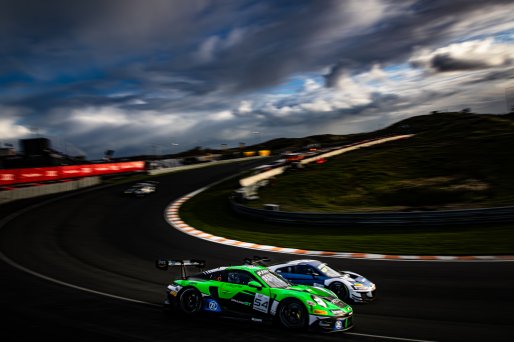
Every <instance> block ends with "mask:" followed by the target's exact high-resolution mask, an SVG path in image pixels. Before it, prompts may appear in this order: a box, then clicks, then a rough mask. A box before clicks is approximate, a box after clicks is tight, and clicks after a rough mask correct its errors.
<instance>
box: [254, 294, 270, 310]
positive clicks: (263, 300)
mask: <svg viewBox="0 0 514 342" xmlns="http://www.w3.org/2000/svg"><path fill="white" fill-rule="evenodd" d="M268 308H269V297H268V296H266V295H263V294H261V293H256V294H255V299H254V300H253V309H254V310H257V311H260V312H264V313H268Z"/></svg>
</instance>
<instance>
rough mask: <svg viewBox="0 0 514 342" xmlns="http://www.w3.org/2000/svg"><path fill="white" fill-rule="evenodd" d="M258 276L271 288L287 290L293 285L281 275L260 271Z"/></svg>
mask: <svg viewBox="0 0 514 342" xmlns="http://www.w3.org/2000/svg"><path fill="white" fill-rule="evenodd" d="M257 274H258V275H259V276H260V277H261V279H262V280H263V281H264V282H265V283H266V284H267V285H268V286H269V287H275V288H285V287H288V286H291V285H292V284H291V283H290V282H288V281H287V280H285V279H284V278H282V277H281V276H280V275H278V274H276V273H273V272H270V271H268V270H263V271H259V272H257Z"/></svg>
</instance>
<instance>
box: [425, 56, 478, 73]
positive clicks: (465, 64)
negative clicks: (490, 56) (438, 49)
mask: <svg viewBox="0 0 514 342" xmlns="http://www.w3.org/2000/svg"><path fill="white" fill-rule="evenodd" d="M430 66H431V67H432V68H433V69H435V70H436V71H439V72H445V71H461V70H478V69H484V68H486V67H487V63H484V62H481V61H470V60H462V59H457V58H453V57H452V56H450V55H449V54H440V55H436V56H434V57H433V58H432V60H431V61H430Z"/></svg>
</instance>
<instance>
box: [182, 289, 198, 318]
mask: <svg viewBox="0 0 514 342" xmlns="http://www.w3.org/2000/svg"><path fill="white" fill-rule="evenodd" d="M178 297H179V298H178V308H179V310H180V311H182V312H183V313H185V314H187V315H193V314H196V313H199V312H200V310H201V308H202V295H201V293H200V292H199V291H198V290H197V289H195V288H192V287H188V288H185V289H184V290H182V291H181V292H180V293H179V295H178Z"/></svg>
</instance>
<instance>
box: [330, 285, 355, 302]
mask: <svg viewBox="0 0 514 342" xmlns="http://www.w3.org/2000/svg"><path fill="white" fill-rule="evenodd" d="M328 288H329V289H330V290H331V291H332V292H334V293H335V294H336V295H337V297H338V298H339V299H341V300H342V301H344V302H347V301H348V300H349V299H350V294H349V292H348V289H347V288H346V286H345V285H344V284H343V283H340V282H338V281H336V282H334V283H332V284H330V286H329V287H328Z"/></svg>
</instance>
